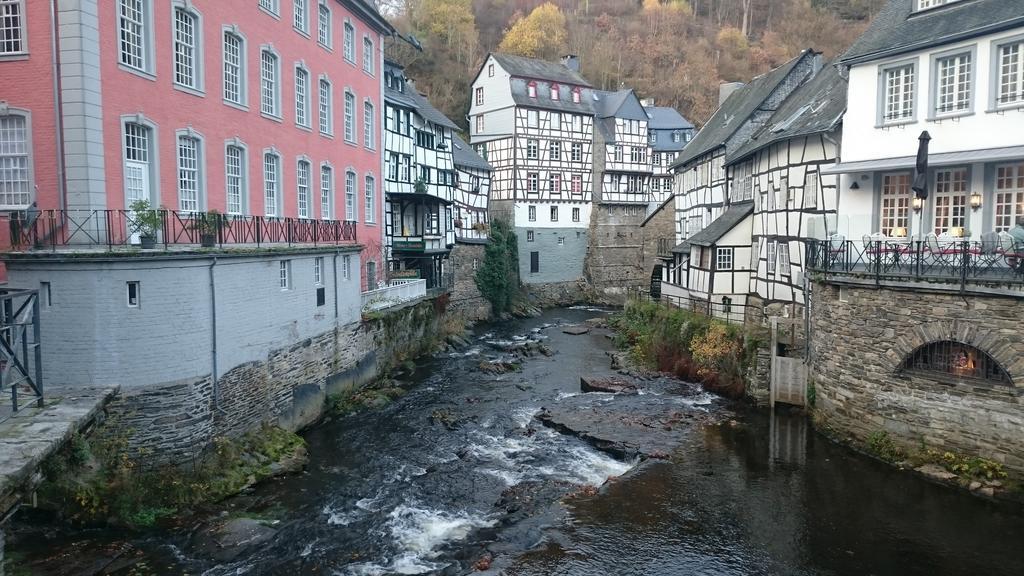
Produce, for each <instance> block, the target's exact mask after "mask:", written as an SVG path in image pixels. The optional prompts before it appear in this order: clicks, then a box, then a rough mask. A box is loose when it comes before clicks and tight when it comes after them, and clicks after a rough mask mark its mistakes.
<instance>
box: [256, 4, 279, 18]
mask: <svg viewBox="0 0 1024 576" xmlns="http://www.w3.org/2000/svg"><path fill="white" fill-rule="evenodd" d="M259 7H260V8H261V9H262V10H265V11H266V12H267V13H268V14H270V15H271V16H273V17H274V18H280V16H281V0H259Z"/></svg>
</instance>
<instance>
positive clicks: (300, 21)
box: [292, 0, 309, 38]
mask: <svg viewBox="0 0 1024 576" xmlns="http://www.w3.org/2000/svg"><path fill="white" fill-rule="evenodd" d="M292 28H295V31H296V32H298V33H299V34H302V35H303V36H305V37H306V38H309V0H292Z"/></svg>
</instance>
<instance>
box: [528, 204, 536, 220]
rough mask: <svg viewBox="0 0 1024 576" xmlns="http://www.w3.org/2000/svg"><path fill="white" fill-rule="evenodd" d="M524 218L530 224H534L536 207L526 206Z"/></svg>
mask: <svg viewBox="0 0 1024 576" xmlns="http://www.w3.org/2000/svg"><path fill="white" fill-rule="evenodd" d="M526 218H527V219H528V220H529V221H530V222H536V221H537V207H536V206H528V207H527V208H526Z"/></svg>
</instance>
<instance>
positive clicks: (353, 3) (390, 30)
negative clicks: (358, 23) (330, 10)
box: [341, 0, 395, 35]
mask: <svg viewBox="0 0 1024 576" xmlns="http://www.w3.org/2000/svg"><path fill="white" fill-rule="evenodd" d="M341 3H342V4H344V5H345V6H346V7H347V8H349V9H350V10H352V13H353V14H355V15H356V17H357V18H359V19H360V20H362V21H364V22H366V23H368V24H370V25H371V26H373V27H374V28H376V29H377V31H378V32H380V33H381V34H387V35H391V34H394V33H395V28H394V27H393V26H392V25H391V23H390V22H388V21H387V19H386V18H384V17H383V16H381V15H380V11H379V10H377V7H376V5H375V4H376V2H373V1H371V0H341Z"/></svg>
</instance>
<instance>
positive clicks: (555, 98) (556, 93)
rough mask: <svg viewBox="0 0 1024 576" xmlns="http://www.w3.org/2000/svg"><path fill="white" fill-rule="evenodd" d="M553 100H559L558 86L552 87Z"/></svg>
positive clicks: (553, 85)
mask: <svg viewBox="0 0 1024 576" xmlns="http://www.w3.org/2000/svg"><path fill="white" fill-rule="evenodd" d="M551 99H552V100H558V84H552V85H551Z"/></svg>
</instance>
